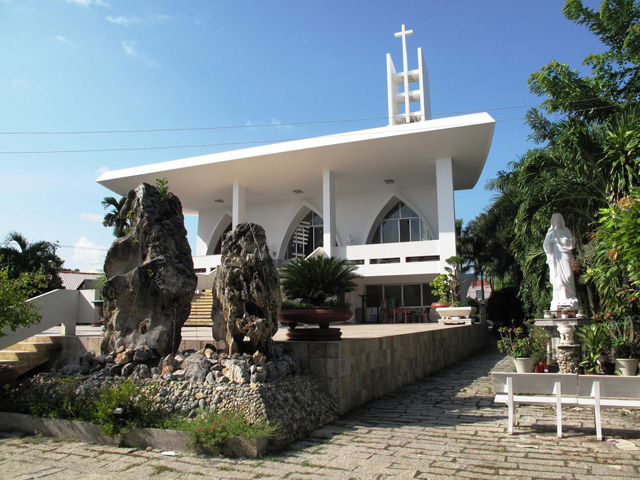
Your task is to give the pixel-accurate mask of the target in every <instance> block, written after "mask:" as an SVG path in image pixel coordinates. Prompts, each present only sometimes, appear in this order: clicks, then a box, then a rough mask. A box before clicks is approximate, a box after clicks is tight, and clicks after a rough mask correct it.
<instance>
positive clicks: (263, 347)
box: [211, 223, 282, 356]
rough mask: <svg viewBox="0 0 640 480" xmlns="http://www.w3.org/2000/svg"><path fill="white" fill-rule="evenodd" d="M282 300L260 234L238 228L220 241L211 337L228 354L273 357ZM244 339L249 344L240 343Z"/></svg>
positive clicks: (247, 227) (256, 227)
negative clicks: (274, 339)
mask: <svg viewBox="0 0 640 480" xmlns="http://www.w3.org/2000/svg"><path fill="white" fill-rule="evenodd" d="M281 301H282V298H281V294H280V280H279V277H278V271H277V270H276V267H275V266H274V265H273V261H272V260H271V255H269V248H268V247H267V241H266V236H265V233H264V229H263V228H262V227H261V226H260V225H256V224H253V223H241V224H240V225H238V226H237V227H236V228H235V229H233V230H232V231H231V232H230V233H229V234H228V235H227V237H226V238H225V240H224V241H223V242H222V264H221V265H220V266H219V267H218V268H217V270H216V276H215V279H214V284H213V309H212V311H211V317H212V319H213V338H214V340H215V342H216V346H217V347H218V348H226V349H227V350H228V352H229V354H233V353H236V352H240V351H243V350H246V351H248V352H251V353H253V352H256V351H258V350H260V351H262V352H263V353H264V354H266V355H267V356H272V355H271V346H272V343H271V342H272V341H271V337H273V336H274V335H275V333H276V332H277V331H278V310H279V309H280V303H281ZM245 337H248V338H249V341H248V342H243V340H244V338H245Z"/></svg>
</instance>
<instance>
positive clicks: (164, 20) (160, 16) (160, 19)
mask: <svg viewBox="0 0 640 480" xmlns="http://www.w3.org/2000/svg"><path fill="white" fill-rule="evenodd" d="M153 18H154V19H155V20H156V21H157V22H158V23H161V24H162V23H167V22H170V21H172V20H173V17H171V16H170V15H163V14H162V13H158V14H156V15H154V16H153Z"/></svg>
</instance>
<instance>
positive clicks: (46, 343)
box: [0, 335, 60, 375]
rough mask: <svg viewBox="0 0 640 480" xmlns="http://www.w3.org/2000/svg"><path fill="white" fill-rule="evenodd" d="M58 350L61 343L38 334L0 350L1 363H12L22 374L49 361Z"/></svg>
mask: <svg viewBox="0 0 640 480" xmlns="http://www.w3.org/2000/svg"><path fill="white" fill-rule="evenodd" d="M58 350H60V344H58V343H54V342H53V340H51V337H47V336H44V335H37V336H35V337H29V338H27V339H26V340H23V341H22V342H19V343H16V344H15V345H12V346H11V347H9V348H6V349H4V350H0V364H3V365H10V366H12V367H13V368H15V369H16V371H17V372H18V375H22V374H23V373H26V372H28V371H30V370H32V369H34V368H36V367H39V366H40V365H42V364H43V363H46V362H48V361H49V359H50V358H51V356H52V354H53V353H54V352H56V351H58Z"/></svg>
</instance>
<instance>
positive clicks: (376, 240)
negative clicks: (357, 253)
mask: <svg viewBox="0 0 640 480" xmlns="http://www.w3.org/2000/svg"><path fill="white" fill-rule="evenodd" d="M371 243H380V225H378V228H376V231H375V232H373V236H372V237H371Z"/></svg>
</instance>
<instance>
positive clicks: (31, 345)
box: [10, 341, 61, 352]
mask: <svg viewBox="0 0 640 480" xmlns="http://www.w3.org/2000/svg"><path fill="white" fill-rule="evenodd" d="M60 348H61V347H60V344H59V343H49V342H31V341H24V342H20V343H16V344H15V345H12V346H11V348H10V349H11V350H21V351H23V352H53V351H56V350H60Z"/></svg>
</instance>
